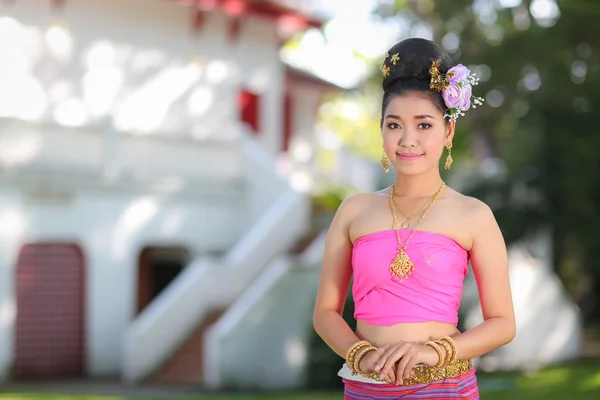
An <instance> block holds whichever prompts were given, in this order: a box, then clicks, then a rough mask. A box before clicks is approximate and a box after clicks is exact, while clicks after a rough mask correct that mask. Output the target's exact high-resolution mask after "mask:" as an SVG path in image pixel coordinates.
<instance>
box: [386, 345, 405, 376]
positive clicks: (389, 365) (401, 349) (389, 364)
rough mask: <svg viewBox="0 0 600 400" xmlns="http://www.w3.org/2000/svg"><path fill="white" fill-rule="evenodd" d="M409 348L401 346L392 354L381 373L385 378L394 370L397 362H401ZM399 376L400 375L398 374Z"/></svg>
mask: <svg viewBox="0 0 600 400" xmlns="http://www.w3.org/2000/svg"><path fill="white" fill-rule="evenodd" d="M406 351H407V347H406V346H401V347H399V348H398V349H396V350H395V351H394V352H393V353H392V354H390V355H389V356H388V357H387V359H386V360H385V364H384V365H383V366H382V368H381V373H382V374H383V375H384V376H385V375H387V373H388V372H389V371H390V370H391V369H393V368H394V366H395V364H396V361H398V360H400V359H401V358H402V356H403V355H404V354H405V353H406ZM396 376H398V374H396Z"/></svg>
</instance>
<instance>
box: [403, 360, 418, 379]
mask: <svg viewBox="0 0 600 400" xmlns="http://www.w3.org/2000/svg"><path fill="white" fill-rule="evenodd" d="M416 365H417V359H416V358H415V357H412V358H411V359H410V361H409V362H408V364H406V369H405V370H404V379H408V378H411V377H413V376H414V375H415V371H414V370H413V368H414V367H416Z"/></svg>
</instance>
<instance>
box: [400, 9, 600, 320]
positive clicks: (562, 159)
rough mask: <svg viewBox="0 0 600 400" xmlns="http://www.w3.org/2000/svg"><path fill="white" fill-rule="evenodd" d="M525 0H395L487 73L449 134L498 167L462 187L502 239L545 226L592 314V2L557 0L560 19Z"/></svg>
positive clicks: (597, 200) (598, 68) (598, 316)
mask: <svg viewBox="0 0 600 400" xmlns="http://www.w3.org/2000/svg"><path fill="white" fill-rule="evenodd" d="M531 3H532V2H531V1H523V3H522V4H521V5H520V6H518V7H516V8H512V9H511V8H503V7H501V6H500V5H499V4H500V3H499V2H494V1H477V2H473V1H468V0H458V1H452V2H449V1H445V0H428V1H423V2H421V1H418V2H417V1H404V0H402V1H396V2H395V8H394V12H395V13H402V14H403V15H405V16H408V17H410V18H412V20H413V21H420V22H424V23H426V24H427V25H428V26H430V27H431V29H432V31H433V34H434V40H435V41H436V42H438V43H443V42H444V40H443V38H444V37H445V36H446V35H448V34H453V35H456V37H457V38H458V39H459V47H458V49H457V51H455V52H454V53H451V55H452V56H453V58H454V59H455V61H456V62H461V63H463V64H465V65H468V66H471V67H475V69H476V72H479V73H480V76H482V77H483V78H488V76H487V75H489V79H483V80H482V81H481V83H480V84H479V85H478V86H477V87H476V88H475V93H476V94H477V95H482V96H484V97H485V98H486V100H487V101H486V103H484V106H483V107H482V108H478V109H477V110H475V111H469V112H468V115H467V116H466V117H465V118H464V119H461V120H459V124H458V126H459V127H460V128H461V131H460V134H457V139H458V138H461V137H462V138H464V140H465V142H464V146H465V148H467V149H468V148H469V147H470V149H469V152H470V153H471V154H472V155H473V157H475V158H476V159H478V160H480V161H483V160H486V159H487V160H489V157H490V156H493V157H496V158H497V159H499V160H502V162H501V165H502V170H504V173H501V174H497V175H494V176H493V178H491V177H488V178H478V179H472V181H471V182H470V183H471V186H470V188H469V193H467V194H471V195H473V196H475V197H478V198H481V199H482V200H484V201H486V202H487V203H488V204H490V205H491V206H492V208H493V209H494V212H495V214H496V218H497V219H498V221H499V223H500V226H501V228H502V231H503V233H504V235H505V238H506V240H507V241H508V242H509V243H510V242H513V241H516V240H519V239H521V238H523V237H525V236H527V235H529V234H532V233H535V232H536V231H538V230H539V229H546V230H549V231H550V232H551V233H552V236H553V243H554V254H553V259H554V262H555V268H556V271H557V272H558V273H559V275H560V276H561V277H562V278H563V281H564V282H565V283H566V284H567V287H568V288H569V290H570V291H571V293H572V294H573V296H574V297H575V299H576V300H578V302H579V305H580V306H581V307H582V309H583V311H584V315H585V317H586V319H587V321H588V322H594V321H596V322H600V295H598V294H597V293H600V265H599V264H598V263H597V262H596V254H595V252H596V249H597V248H598V247H600V235H598V234H597V231H596V229H597V227H598V226H600V132H599V129H598V120H597V116H596V115H597V112H596V113H595V112H594V111H597V110H598V109H599V108H600V91H598V90H597V88H598V87H600V86H599V85H600V41H599V40H598V38H599V37H600V24H598V21H599V17H600V5H599V4H598V2H597V1H594V0H569V1H566V0H563V1H558V2H557V5H558V8H559V10H560V16H559V18H558V19H556V20H555V21H549V20H546V21H544V20H540V21H536V19H535V18H534V17H533V15H532V12H531V10H530V8H529V7H528V6H529V5H531ZM474 4H477V5H478V9H477V12H474V8H473V5H474ZM482 5H484V6H486V5H487V7H486V8H481V6H482ZM486 71H487V72H489V73H485V72H486ZM481 72H484V73H483V74H482V73H481ZM456 147H460V146H459V145H457V146H456ZM457 158H458V157H457ZM459 160H460V158H459Z"/></svg>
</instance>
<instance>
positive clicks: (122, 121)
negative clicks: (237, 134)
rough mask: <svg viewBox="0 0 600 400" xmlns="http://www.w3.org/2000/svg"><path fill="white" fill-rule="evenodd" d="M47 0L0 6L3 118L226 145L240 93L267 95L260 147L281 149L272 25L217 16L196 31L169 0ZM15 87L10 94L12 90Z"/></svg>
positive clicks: (185, 11) (186, 10)
mask: <svg viewBox="0 0 600 400" xmlns="http://www.w3.org/2000/svg"><path fill="white" fill-rule="evenodd" d="M50 4H51V2H50V1H49V0H45V1H42V0H19V1H16V2H14V4H12V5H10V6H4V7H2V8H0V16H3V18H1V19H0V36H1V37H9V36H10V37H11V40H10V41H2V42H0V83H1V84H2V85H1V86H2V87H3V88H4V90H3V91H2V92H1V93H0V116H6V117H16V118H23V119H28V120H36V121H40V120H41V121H46V123H49V122H56V123H59V124H62V125H69V126H71V125H73V126H86V125H90V124H92V125H93V124H98V123H108V124H110V125H113V126H114V127H115V128H116V129H117V130H120V131H132V132H139V133H141V134H158V133H161V134H170V135H187V136H194V137H197V138H203V139H206V138H210V139H212V140H222V139H224V138H227V137H228V136H229V135H230V131H229V127H230V126H231V123H232V121H233V120H235V119H237V118H238V114H239V113H238V106H237V93H238V91H239V90H240V89H242V88H250V89H252V90H254V91H255V92H257V93H260V94H261V95H262V104H261V112H262V115H261V125H262V132H261V133H260V134H259V140H260V142H261V144H263V145H264V147H265V149H267V150H268V151H269V152H271V154H274V153H273V151H275V150H279V148H280V145H281V123H282V122H281V115H280V114H281V112H280V111H281V107H282V106H281V99H282V97H281V96H282V95H281V93H282V88H283V82H284V81H283V78H284V72H283V67H282V64H281V61H280V59H279V56H278V51H279V44H278V40H277V36H276V27H275V24H274V23H273V22H271V21H269V20H265V19H262V18H258V17H251V18H246V19H244V20H243V22H242V29H241V36H240V37H239V39H238V41H237V42H233V43H232V42H230V41H228V39H227V29H228V26H229V18H228V17H227V16H225V15H223V14H219V13H210V14H208V15H207V16H206V18H205V24H204V26H203V27H202V28H201V30H200V31H199V32H197V33H196V34H193V33H192V29H191V20H192V10H191V8H190V7H187V6H183V5H181V4H179V3H178V2H177V1H166V0H127V1H121V0H103V1H94V2H90V1H86V0H69V1H66V2H65V4H64V7H63V9H62V10H61V11H59V12H52V11H51V5H50ZM7 89H8V90H7Z"/></svg>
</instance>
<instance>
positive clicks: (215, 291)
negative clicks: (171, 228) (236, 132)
mask: <svg viewBox="0 0 600 400" xmlns="http://www.w3.org/2000/svg"><path fill="white" fill-rule="evenodd" d="M241 149H242V151H241V152H242V154H243V157H244V162H245V163H246V164H245V169H244V172H245V173H246V174H247V177H246V182H247V187H246V192H247V193H248V195H247V198H241V199H240V202H239V204H240V207H245V209H247V211H248V213H247V214H248V217H249V219H248V221H249V228H248V230H247V231H246V233H245V234H244V235H242V237H241V238H240V239H239V240H238V242H237V243H236V244H235V245H234V246H233V247H232V248H231V249H230V250H229V251H228V252H227V253H226V254H225V256H224V257H222V259H218V260H216V259H210V258H199V259H196V260H194V261H193V262H192V263H191V264H190V265H189V266H188V267H187V268H185V269H184V270H183V272H182V273H181V274H180V275H178V276H177V278H175V280H174V281H173V282H171V284H170V285H169V286H168V287H167V288H166V289H165V290H164V291H162V292H161V293H160V295H159V296H158V297H157V298H156V299H154V300H153V301H152V303H151V304H150V305H149V306H148V307H147V308H146V309H144V311H143V312H142V313H141V314H140V315H139V316H138V317H137V318H136V319H135V320H134V321H133V322H132V323H131V324H130V326H129V327H128V329H127V330H126V332H125V337H124V340H123V365H122V376H123V380H124V381H125V382H129V383H136V382H139V381H140V380H142V379H144V378H146V377H148V376H149V375H151V374H152V373H153V372H155V371H157V370H158V369H159V368H160V367H161V366H162V365H163V364H164V363H165V362H166V361H167V360H168V358H169V357H170V356H171V355H173V353H174V352H175V351H177V349H178V348H179V347H180V346H181V345H182V344H183V343H184V341H185V340H186V339H187V338H188V337H189V336H190V335H191V334H192V332H193V331H194V329H195V328H196V327H197V326H198V323H199V322H200V321H202V320H203V319H204V318H205V317H206V316H207V314H208V313H209V312H210V311H211V310H213V309H215V308H221V309H222V308H226V307H228V306H229V305H231V304H232V303H233V302H234V300H235V299H236V297H238V296H239V295H241V294H242V293H243V292H244V290H246V288H248V287H249V286H250V285H251V283H252V282H253V281H254V280H255V279H256V278H257V277H258V276H259V275H260V274H261V272H262V271H263V270H264V269H265V268H266V267H267V266H268V265H269V263H270V262H271V261H272V260H273V259H275V258H276V257H277V256H279V255H281V254H283V253H286V252H287V251H288V250H289V249H290V248H291V246H293V245H294V244H295V243H296V241H297V240H298V239H299V238H300V237H301V236H302V235H303V234H304V233H305V232H306V230H307V228H308V222H309V212H310V210H309V207H310V206H309V202H308V199H307V198H306V196H305V195H304V194H302V193H299V192H297V191H295V190H293V189H291V188H290V187H289V186H288V185H287V183H286V182H284V181H282V180H281V179H279V178H278V177H277V176H276V172H275V171H276V169H275V167H274V165H273V164H272V162H271V160H270V158H269V157H268V156H267V155H266V154H265V153H263V152H262V151H261V149H260V148H259V147H258V146H257V145H256V144H255V143H254V142H253V141H252V140H251V139H245V141H244V143H243V145H242V146H241ZM199 357H200V355H199Z"/></svg>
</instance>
